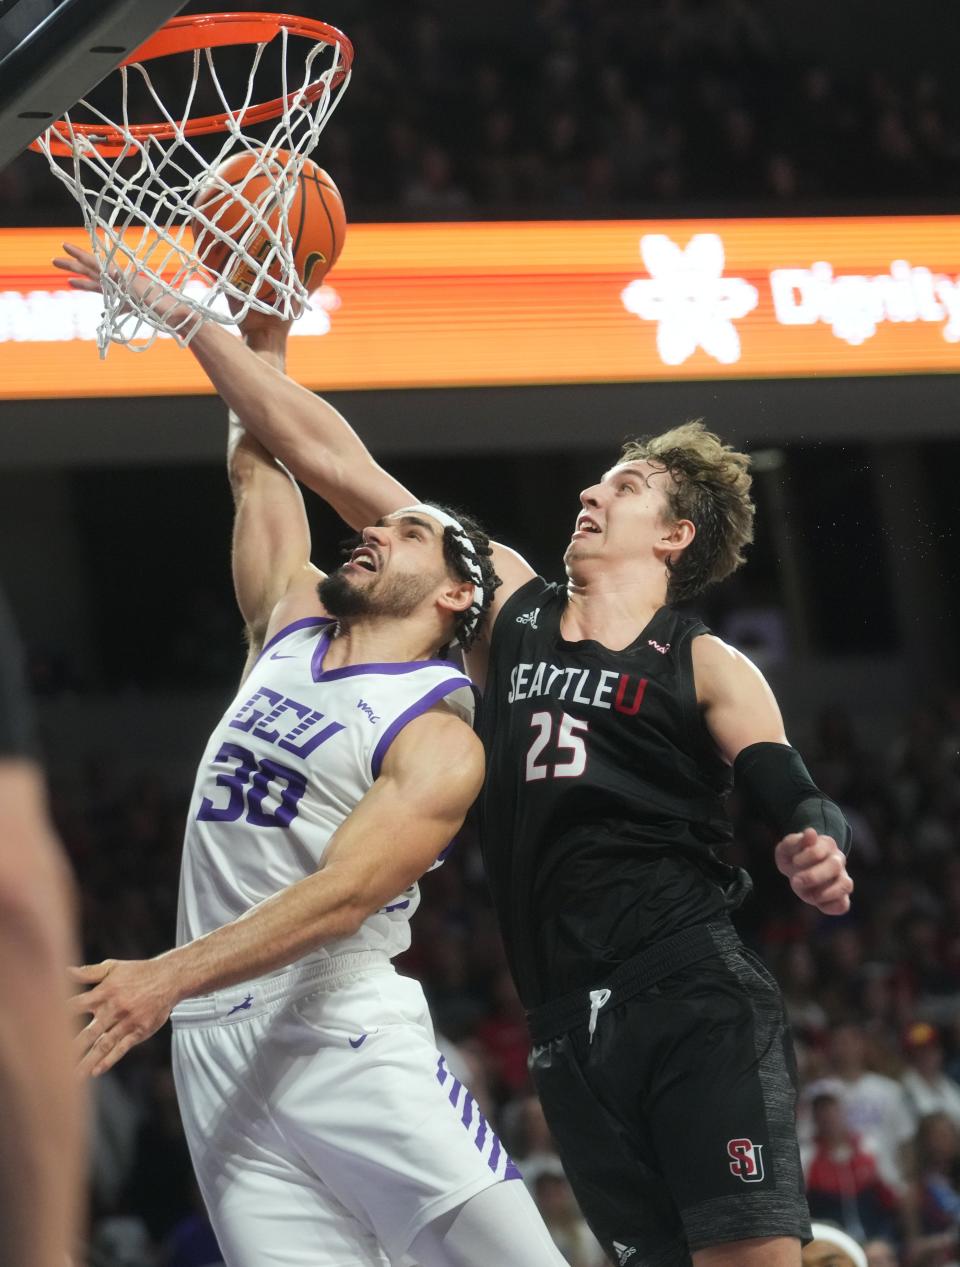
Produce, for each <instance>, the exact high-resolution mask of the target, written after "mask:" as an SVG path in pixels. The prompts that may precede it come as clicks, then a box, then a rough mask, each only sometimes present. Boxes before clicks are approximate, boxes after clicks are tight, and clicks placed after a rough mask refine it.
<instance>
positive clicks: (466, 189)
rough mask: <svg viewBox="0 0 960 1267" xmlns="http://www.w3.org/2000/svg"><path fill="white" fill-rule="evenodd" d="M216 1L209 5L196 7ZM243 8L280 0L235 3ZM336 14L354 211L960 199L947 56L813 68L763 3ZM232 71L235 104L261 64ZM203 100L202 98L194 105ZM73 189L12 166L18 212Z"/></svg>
mask: <svg viewBox="0 0 960 1267" xmlns="http://www.w3.org/2000/svg"><path fill="white" fill-rule="evenodd" d="M198 7H199V8H200V9H203V10H206V9H207V8H209V5H208V4H206V3H204V4H201V5H199V6H197V5H195V4H194V5H188V6H187V9H186V11H187V12H189V11H190V10H191V9H196V8H198ZM244 7H247V8H255V9H256V8H261V7H263V6H262V5H261V4H260V3H258V2H257V0H245V3H242V4H234V5H232V8H234V9H240V8H244ZM328 7H329V8H330V10H331V12H330V13H327V12H326V10H325V11H324V16H327V17H330V18H332V19H334V20H341V21H342V22H343V25H344V26H345V27H346V28H347V29H348V33H349V34H350V36H351V38H352V39H353V41H354V44H355V46H356V50H357V56H356V64H355V73H354V76H353V80H352V82H351V84H350V87H349V89H348V92H347V95H346V97H345V98H344V102H343V105H342V107H341V108H340V109H339V111H338V112H337V114H336V116H335V118H334V120H333V121H332V122H331V124H330V126H329V128H328V130H327V131H326V132H325V133H324V135H323V136H322V138H321V143H320V147H319V149H318V152H317V157H318V158H319V161H320V162H321V163H322V164H323V165H324V166H325V167H327V168H328V169H329V171H330V172H331V174H332V175H333V176H334V179H335V180H336V181H337V183H338V184H339V186H340V188H341V190H342V192H343V194H344V197H345V201H346V205H347V208H348V213H349V214H350V215H351V216H352V217H353V218H355V219H364V218H381V217H382V218H387V219H393V218H397V217H400V218H414V219H416V218H425V219H430V218H442V217H458V216H460V217H462V216H469V215H472V214H476V213H482V214H483V215H485V216H486V215H493V216H496V215H510V214H514V213H516V214H520V215H524V214H527V215H529V214H537V215H546V216H567V215H573V216H576V215H591V214H595V215H601V216H603V215H610V214H631V211H634V212H636V211H642V210H643V209H644V208H648V207H654V206H657V205H660V206H664V205H668V204H675V205H677V206H680V205H682V204H684V203H685V202H686V203H689V201H690V200H692V199H696V201H697V204H698V205H703V204H704V203H713V204H716V203H724V204H726V205H729V206H732V207H736V206H737V205H740V204H744V205H754V204H758V203H759V204H768V205H769V206H770V208H771V209H772V210H776V209H777V207H778V206H781V207H782V206H784V205H787V206H792V205H794V204H797V203H801V204H802V203H804V202H807V201H816V200H821V201H838V200H839V201H842V202H855V201H857V200H861V199H872V200H878V199H879V200H884V199H886V200H893V201H898V202H899V201H902V200H905V199H906V200H915V199H920V200H931V199H938V198H947V197H949V196H950V195H955V194H956V193H957V192H958V191H960V105H958V99H957V95H956V94H955V93H953V92H951V91H950V86H949V85H950V82H951V80H950V76H949V68H948V67H942V68H941V67H937V66H931V67H930V68H929V69H925V70H917V69H909V68H907V67H906V66H904V65H903V64H901V63H900V62H898V61H897V60H896V55H895V53H894V54H893V56H892V57H891V64H890V66H889V67H885V66H880V65H875V66H874V67H872V68H867V67H864V68H862V69H860V70H858V71H856V72H854V71H851V70H849V69H840V68H835V67H832V66H831V65H830V64H829V62H828V61H826V60H824V61H823V62H821V63H818V64H810V63H809V61H808V60H807V58H806V57H805V55H803V54H801V53H799V52H796V51H795V50H793V49H791V48H789V47H784V46H783V40H782V38H781V37H780V35H779V34H778V33H776V32H775V31H774V29H773V27H772V25H771V23H770V21H769V15H768V14H767V13H766V12H765V8H764V5H763V4H762V3H761V2H760V0H649V2H648V3H645V4H643V5H638V4H636V3H634V2H632V0H528V3H525V4H521V5H512V6H507V5H505V4H503V3H500V2H499V0H490V3H488V4H486V5H481V6H467V7H466V8H468V9H469V12H456V11H455V10H453V9H452V8H451V6H449V5H444V4H442V3H440V2H439V0H410V3H407V4H404V5H396V4H393V3H390V0H368V2H365V3H363V4H359V3H354V4H351V3H349V0H341V2H340V3H339V5H338V4H336V3H333V4H331V5H329V6H328ZM460 8H461V9H463V8H464V7H463V6H460ZM341 10H342V12H343V16H342V18H341V17H340V11H341ZM888 42H889V43H891V44H892V43H893V42H894V40H893V39H892V38H891V39H890V40H889V41H888ZM891 51H892V50H891ZM231 65H232V63H227V64H226V68H225V69H224V71H223V72H222V73H223V77H224V82H225V84H226V85H227V96H228V99H229V100H230V101H231V103H232V102H234V101H236V102H239V101H240V100H242V96H243V90H244V87H245V80H244V77H243V76H244V74H245V70H244V71H241V70H240V69H236V70H231V69H230V66H231ZM241 65H243V66H246V65H249V55H247V56H246V61H245V62H240V61H238V63H237V66H238V68H239V67H240V66H241ZM151 73H152V74H153V75H154V76H155V78H156V79H157V82H158V84H159V85H160V87H161V90H162V95H163V98H164V100H165V101H166V102H168V103H169V104H170V107H171V109H172V110H173V111H174V112H175V113H176V105H175V103H176V102H177V101H178V100H179V99H180V98H181V97H183V96H184V95H185V94H184V83H185V82H187V79H188V76H187V72H185V71H184V70H178V69H177V68H175V67H173V66H172V64H170V65H166V64H165V63H162V62H161V63H151ZM275 86H276V85H274V88H275ZM201 104H203V102H202V93H201V97H200V98H198V99H197V101H196V102H195V104H194V114H196V113H198V111H199V108H200V106H201ZM212 104H213V108H214V109H217V108H222V107H217V106H216V103H212ZM153 109H154V114H155V115H156V108H155V107H154V108H153ZM66 199H67V195H66V194H65V192H64V190H63V187H62V186H61V185H60V184H59V183H58V182H56V181H53V180H52V179H51V178H50V176H49V174H48V173H47V171H46V168H45V164H44V162H43V160H42V159H41V158H40V157H39V156H37V155H33V154H25V155H23V156H22V157H20V158H19V159H17V160H15V161H14V163H13V164H11V165H10V166H9V167H8V168H7V169H6V170H5V171H3V172H0V208H2V215H3V217H4V222H5V223H13V224H16V223H29V222H31V221H33V220H38V219H39V220H44V219H48V220H49V219H51V218H54V217H56V216H57V215H63V214H66V213H67V212H68V211H69V210H70V204H69V202H68V201H66Z"/></svg>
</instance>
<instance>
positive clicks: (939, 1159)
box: [906, 1113, 960, 1267]
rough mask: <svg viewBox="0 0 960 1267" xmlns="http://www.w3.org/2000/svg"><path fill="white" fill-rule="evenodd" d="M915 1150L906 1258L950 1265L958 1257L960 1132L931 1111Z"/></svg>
mask: <svg viewBox="0 0 960 1267" xmlns="http://www.w3.org/2000/svg"><path fill="white" fill-rule="evenodd" d="M914 1149H915V1178H914V1180H913V1182H912V1183H911V1185H910V1188H909V1191H908V1198H907V1204H906V1226H907V1256H908V1259H909V1261H910V1262H911V1263H920V1264H922V1267H952V1265H953V1264H954V1263H955V1262H956V1261H957V1258H958V1255H960V1132H958V1130H957V1127H956V1126H954V1124H953V1122H952V1121H951V1120H950V1118H949V1117H947V1115H946V1113H931V1114H930V1115H929V1116H928V1117H925V1118H923V1120H922V1121H921V1122H920V1125H919V1127H918V1128H917V1135H916V1140H915V1144H914Z"/></svg>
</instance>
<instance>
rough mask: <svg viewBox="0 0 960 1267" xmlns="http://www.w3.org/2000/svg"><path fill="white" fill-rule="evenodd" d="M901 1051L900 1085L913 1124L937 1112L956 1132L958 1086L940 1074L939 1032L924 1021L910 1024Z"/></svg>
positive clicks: (959, 1111) (959, 1109)
mask: <svg viewBox="0 0 960 1267" xmlns="http://www.w3.org/2000/svg"><path fill="white" fill-rule="evenodd" d="M903 1051H904V1054H905V1056H906V1058H907V1062H908V1068H907V1069H906V1070H905V1072H904V1074H903V1076H902V1077H901V1079H900V1082H901V1085H902V1086H903V1089H904V1092H905V1094H906V1097H907V1104H908V1106H909V1108H910V1111H911V1113H912V1114H913V1116H914V1121H915V1122H917V1123H919V1122H920V1120H921V1118H924V1117H926V1116H928V1115H929V1114H930V1113H938V1112H940V1113H945V1114H946V1115H947V1117H949V1118H950V1119H951V1121H952V1122H953V1124H954V1126H956V1127H958V1128H960V1086H958V1085H957V1084H956V1083H955V1082H954V1080H953V1079H952V1078H949V1077H947V1075H946V1074H945V1073H944V1071H943V1044H942V1042H941V1040H940V1032H939V1030H938V1029H937V1028H936V1027H935V1026H933V1025H931V1024H929V1022H927V1021H914V1022H913V1024H912V1025H908V1026H907V1028H906V1029H905V1030H904V1034H903Z"/></svg>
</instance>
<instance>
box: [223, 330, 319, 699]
mask: <svg viewBox="0 0 960 1267" xmlns="http://www.w3.org/2000/svg"><path fill="white" fill-rule="evenodd" d="M247 340H248V343H249V351H250V352H252V353H253V354H254V355H253V356H252V362H253V368H254V369H255V370H258V371H259V372H260V373H261V374H267V373H268V372H270V371H273V370H275V369H282V367H283V345H282V344H277V343H276V341H275V340H273V339H271V337H270V334H269V332H266V333H264V332H263V331H261V330H260V329H258V328H256V327H254V328H253V329H251V330H250V332H249V333H248V334H247ZM231 342H236V340H231ZM245 359H248V358H245ZM227 471H228V474H229V478H230V488H231V490H232V492H233V501H234V521H233V553H232V567H233V584H234V591H235V592H236V596H237V604H238V606H239V608H240V613H241V615H242V616H243V620H244V624H245V626H246V637H247V647H248V654H247V663H246V666H245V669H244V676H246V673H247V672H248V671H249V669H250V667H251V666H252V664H253V662H254V661H255V660H256V658H257V656H258V655H259V654H260V651H261V650H262V648H263V645H264V642H265V641H266V640H267V637H268V635H269V634H270V633H272V632H273V630H274V629H275V628H277V627H280V626H282V625H284V624H289V623H290V622H291V621H293V620H296V619H297V618H298V617H299V616H302V615H306V614H310V613H312V612H318V611H319V610H320V608H319V603H318V601H317V598H316V585H317V582H318V581H319V580H320V578H321V576H322V573H320V572H319V571H317V569H316V568H314V567H313V566H312V565H311V563H310V528H309V525H308V523H307V516H306V511H305V509H304V505H303V497H302V496H301V494H300V489H299V488H298V487H297V485H296V482H295V481H294V479H293V478H292V476H291V475H290V473H289V472H288V471H286V470H285V469H284V468H283V467H282V466H281V465H280V463H279V462H278V461H277V460H276V459H275V458H273V457H272V456H271V455H270V454H269V453H268V452H267V451H266V449H265V448H264V447H263V445H262V444H261V443H260V441H259V440H257V439H256V438H255V437H254V436H252V435H251V434H250V433H249V432H248V431H246V430H245V429H244V428H243V427H242V426H241V424H240V421H239V419H238V418H237V416H236V414H235V413H234V412H233V411H232V410H231V412H230V417H229V435H228V440H227Z"/></svg>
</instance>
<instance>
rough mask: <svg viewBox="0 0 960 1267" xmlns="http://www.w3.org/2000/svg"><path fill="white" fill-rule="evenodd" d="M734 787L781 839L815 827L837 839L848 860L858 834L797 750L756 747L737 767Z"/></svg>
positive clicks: (739, 759) (748, 750)
mask: <svg viewBox="0 0 960 1267" xmlns="http://www.w3.org/2000/svg"><path fill="white" fill-rule="evenodd" d="M733 777H734V785H735V787H736V788H737V789H738V790H739V791H742V792H743V793H744V795H745V796H746V798H747V801H748V802H749V804H750V805H751V806H752V808H754V809H756V810H757V811H758V812H759V813H760V814H761V815H762V816H763V818H764V819H765V821H766V822H767V823H769V825H770V826H771V827H772V828H773V829H774V830H775V831H776V832H777V833H778V834H779V835H780V836H785V835H787V834H788V833H789V832H795V831H803V830H804V828H805V827H813V828H815V830H816V831H817V833H818V834H819V835H821V836H832V837H833V839H834V840H835V841H836V842H837V844H838V845H839V846H840V848H841V849H842V850H843V852H844V853H845V854H848V853H849V852H850V846H851V845H852V843H853V832H852V831H851V829H850V824H849V823H848V822H847V820H846V819H845V818H844V816H843V813H842V811H841V809H840V807H839V805H837V804H835V803H834V802H833V801H831V800H830V798H829V797H827V796H824V794H823V793H822V792H821V791H820V789H819V788H818V787H817V785H816V783H814V781H813V779H812V778H811V777H810V772H809V770H808V769H807V767H806V766H805V765H804V763H803V758H802V757H801V756H800V753H799V752H797V750H796V748H790V747H788V746H787V745H786V744H781V743H754V744H750V746H749V747H747V748H744V749H743V750H742V751H741V752H740V753H738V755H737V759H736V761H734V763H733Z"/></svg>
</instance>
